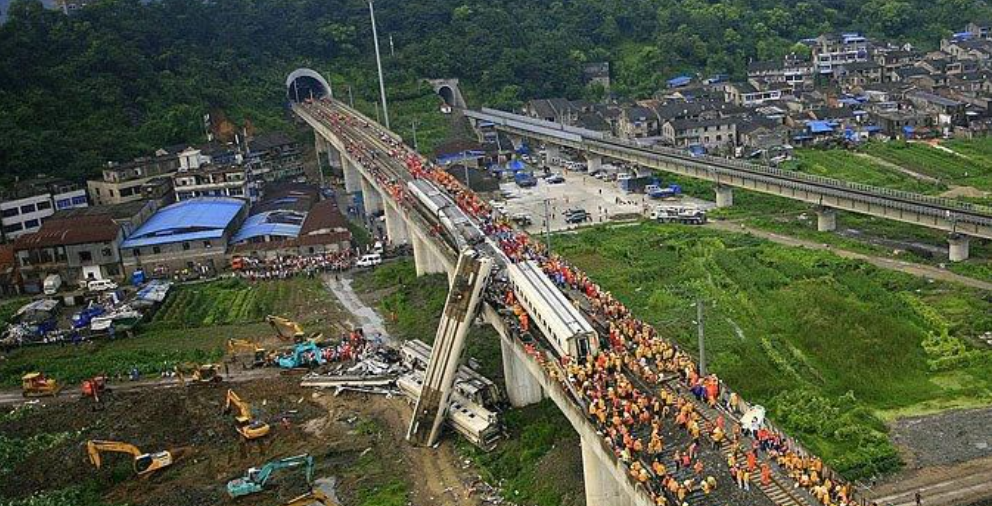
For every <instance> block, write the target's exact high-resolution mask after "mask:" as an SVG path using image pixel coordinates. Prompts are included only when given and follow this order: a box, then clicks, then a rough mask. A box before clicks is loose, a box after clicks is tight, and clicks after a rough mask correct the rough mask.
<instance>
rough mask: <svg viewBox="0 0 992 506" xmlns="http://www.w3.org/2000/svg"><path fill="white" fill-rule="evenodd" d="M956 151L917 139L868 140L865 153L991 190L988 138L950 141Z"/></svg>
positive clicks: (991, 150)
mask: <svg viewBox="0 0 992 506" xmlns="http://www.w3.org/2000/svg"><path fill="white" fill-rule="evenodd" d="M945 145H946V146H947V147H948V148H950V149H952V150H954V151H956V152H958V153H961V155H955V154H952V153H948V152H946V151H942V150H940V149H937V148H934V147H931V146H929V145H926V144H922V143H918V142H871V143H868V144H867V145H865V147H864V148H863V149H864V150H865V152H866V153H868V154H870V155H872V156H877V157H879V158H881V159H883V160H886V161H888V162H891V163H894V164H896V165H899V166H901V167H905V168H907V169H909V170H912V171H914V172H919V173H921V174H926V175H928V176H931V177H935V178H938V179H940V181H941V182H942V183H946V184H949V185H960V186H973V187H975V188H978V189H979V190H983V191H992V148H990V144H989V142H988V140H981V141H963V140H959V141H949V142H947V143H946V144H945Z"/></svg>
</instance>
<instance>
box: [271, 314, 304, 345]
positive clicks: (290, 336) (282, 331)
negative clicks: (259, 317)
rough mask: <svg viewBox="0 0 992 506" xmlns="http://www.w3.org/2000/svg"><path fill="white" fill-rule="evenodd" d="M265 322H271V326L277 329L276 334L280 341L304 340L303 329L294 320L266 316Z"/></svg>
mask: <svg viewBox="0 0 992 506" xmlns="http://www.w3.org/2000/svg"><path fill="white" fill-rule="evenodd" d="M265 321H267V322H269V325H271V326H272V328H273V329H275V331H276V334H277V335H278V336H279V338H280V339H284V340H297V339H303V337H304V335H305V334H304V332H303V327H301V326H300V324H299V323H296V322H294V321H293V320H290V319H287V318H283V317H281V316H272V315H269V316H266V317H265Z"/></svg>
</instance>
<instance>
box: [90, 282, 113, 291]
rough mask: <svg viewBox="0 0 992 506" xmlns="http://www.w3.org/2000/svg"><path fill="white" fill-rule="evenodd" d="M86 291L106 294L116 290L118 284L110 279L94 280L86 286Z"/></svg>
mask: <svg viewBox="0 0 992 506" xmlns="http://www.w3.org/2000/svg"><path fill="white" fill-rule="evenodd" d="M86 289H87V290H89V291H91V292H104V291H107V290H116V289H117V283H114V282H113V281H111V280H109V279H94V280H93V281H90V282H89V283H87V284H86Z"/></svg>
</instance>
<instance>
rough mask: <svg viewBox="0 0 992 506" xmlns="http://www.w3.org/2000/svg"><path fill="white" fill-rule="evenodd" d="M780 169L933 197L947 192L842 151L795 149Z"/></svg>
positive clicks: (941, 187) (944, 188)
mask: <svg viewBox="0 0 992 506" xmlns="http://www.w3.org/2000/svg"><path fill="white" fill-rule="evenodd" d="M782 168H783V169H786V170H795V171H798V172H805V173H807V174H813V175H816V176H823V177H830V178H836V179H842V180H845V181H851V182H854V183H861V184H867V185H872V186H880V187H885V188H893V189H896V190H904V191H911V192H915V193H927V194H933V193H939V192H941V191H943V190H946V189H947V188H946V186H943V185H936V184H932V183H925V182H922V181H920V180H918V179H915V178H913V177H910V176H908V175H906V174H903V173H901V172H899V171H897V170H895V169H893V168H891V167H886V166H884V165H881V164H878V163H875V162H873V161H872V160H870V159H868V158H865V157H861V156H858V155H857V154H855V153H852V152H850V151H846V150H841V149H830V150H823V149H817V150H814V149H802V150H797V151H796V153H795V159H794V160H791V161H789V162H787V163H785V164H783V166H782Z"/></svg>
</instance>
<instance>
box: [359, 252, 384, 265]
mask: <svg viewBox="0 0 992 506" xmlns="http://www.w3.org/2000/svg"><path fill="white" fill-rule="evenodd" d="M381 263H382V255H380V254H378V253H369V254H367V255H362V257H361V258H359V259H358V261H357V262H355V266H356V267H375V266H377V265H379V264H381Z"/></svg>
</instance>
